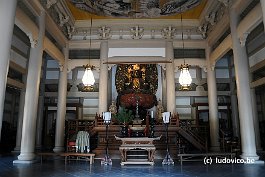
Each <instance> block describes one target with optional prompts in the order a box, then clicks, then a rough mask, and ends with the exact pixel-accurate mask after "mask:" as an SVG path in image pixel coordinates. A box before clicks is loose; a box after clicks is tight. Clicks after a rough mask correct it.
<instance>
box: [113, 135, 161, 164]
mask: <svg viewBox="0 0 265 177" xmlns="http://www.w3.org/2000/svg"><path fill="white" fill-rule="evenodd" d="M115 138H116V140H121V141H122V144H121V146H120V147H119V150H120V153H121V165H125V164H148V165H154V153H155V150H156V148H155V146H154V144H153V141H154V140H160V138H161V136H160V137H157V138H148V137H135V138H120V137H117V136H115ZM135 150H136V151H137V150H142V151H147V158H146V159H139V158H137V157H139V156H140V155H138V154H134V155H131V156H134V157H136V158H135V159H134V158H132V159H128V152H130V151H135Z"/></svg>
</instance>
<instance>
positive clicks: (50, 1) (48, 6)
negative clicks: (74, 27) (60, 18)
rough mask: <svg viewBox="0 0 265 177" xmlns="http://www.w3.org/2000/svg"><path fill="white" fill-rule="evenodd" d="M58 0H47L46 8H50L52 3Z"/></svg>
mask: <svg viewBox="0 0 265 177" xmlns="http://www.w3.org/2000/svg"><path fill="white" fill-rule="evenodd" d="M57 2H58V0H47V3H46V7H47V9H49V8H51V6H52V5H54V4H56V3H57Z"/></svg>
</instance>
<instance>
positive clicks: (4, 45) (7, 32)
mask: <svg viewBox="0 0 265 177" xmlns="http://www.w3.org/2000/svg"><path fill="white" fill-rule="evenodd" d="M16 6H17V0H13V1H0V22H1V25H0V31H1V43H0V54H1V64H0V83H1V84H0V140H1V132H2V121H3V112H4V101H5V92H6V80H7V72H8V68H9V58H10V48H11V42H12V35H13V27H14V21H15V16H16Z"/></svg>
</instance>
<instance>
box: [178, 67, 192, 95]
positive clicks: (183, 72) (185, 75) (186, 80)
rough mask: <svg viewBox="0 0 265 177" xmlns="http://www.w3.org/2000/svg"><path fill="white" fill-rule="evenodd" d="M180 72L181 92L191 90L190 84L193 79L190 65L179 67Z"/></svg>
mask: <svg viewBox="0 0 265 177" xmlns="http://www.w3.org/2000/svg"><path fill="white" fill-rule="evenodd" d="M179 70H180V76H179V83H180V85H181V87H180V89H181V90H189V89H190V84H191V82H192V78H191V76H190V72H189V65H188V64H183V65H182V64H181V65H180V66H179Z"/></svg>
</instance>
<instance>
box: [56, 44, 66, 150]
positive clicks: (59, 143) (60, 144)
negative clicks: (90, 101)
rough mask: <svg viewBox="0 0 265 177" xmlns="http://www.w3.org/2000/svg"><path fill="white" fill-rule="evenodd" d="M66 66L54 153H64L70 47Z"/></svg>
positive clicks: (62, 74) (62, 78) (62, 70)
mask: <svg viewBox="0 0 265 177" xmlns="http://www.w3.org/2000/svg"><path fill="white" fill-rule="evenodd" d="M64 56H65V60H64V64H63V65H61V66H60V78H59V87H58V103H57V117H56V130H55V147H54V149H53V151H54V152H63V151H64V127H65V115H66V97H67V64H68V57H69V50H68V47H66V48H64Z"/></svg>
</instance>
